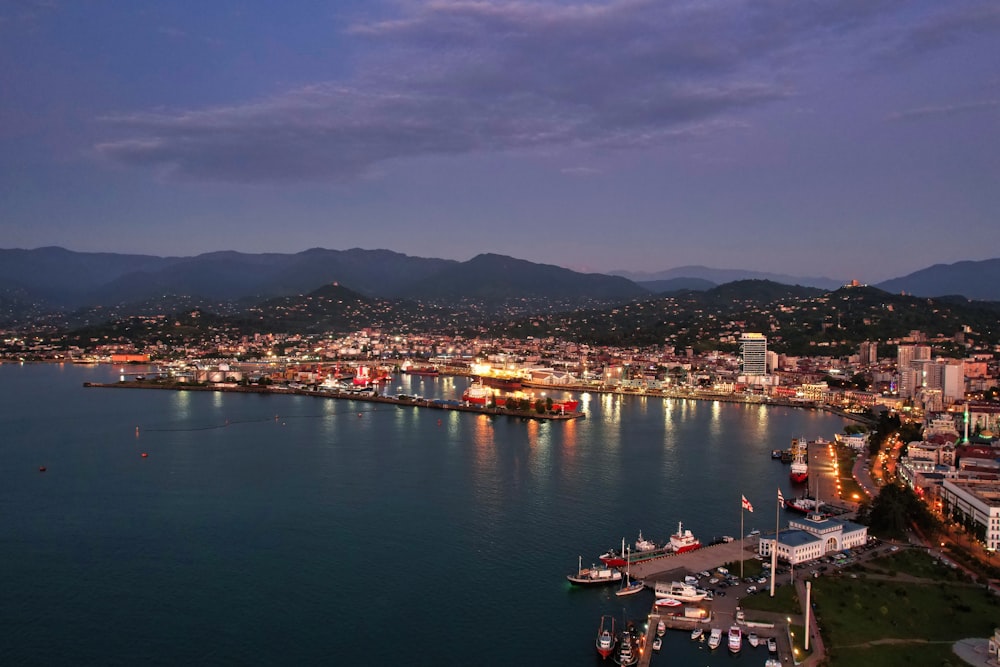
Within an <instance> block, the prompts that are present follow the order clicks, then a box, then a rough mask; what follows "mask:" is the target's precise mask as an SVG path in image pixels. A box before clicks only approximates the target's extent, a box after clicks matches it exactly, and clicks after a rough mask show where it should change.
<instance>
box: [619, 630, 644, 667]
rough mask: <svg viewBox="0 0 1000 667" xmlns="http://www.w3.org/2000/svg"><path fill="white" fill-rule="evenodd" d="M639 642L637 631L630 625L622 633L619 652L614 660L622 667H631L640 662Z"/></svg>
mask: <svg viewBox="0 0 1000 667" xmlns="http://www.w3.org/2000/svg"><path fill="white" fill-rule="evenodd" d="M638 644H639V641H638V638H637V637H636V632H635V629H634V628H633V627H632V626H631V625H630V626H629V627H627V628H625V630H623V631H622V635H621V638H620V639H619V640H618V650H617V651H615V654H614V658H613V660H614V661H615V662H616V663H617V664H619V665H621V666H622V667H629V666H630V665H634V664H636V663H637V662H639V646H638Z"/></svg>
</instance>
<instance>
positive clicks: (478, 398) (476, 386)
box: [462, 382, 625, 565]
mask: <svg viewBox="0 0 1000 667" xmlns="http://www.w3.org/2000/svg"><path fill="white" fill-rule="evenodd" d="M508 397H513V398H518V399H521V398H528V396H527V395H526V394H523V393H518V394H507V395H503V396H501V395H500V393H499V392H497V390H495V389H492V388H491V387H489V386H487V385H485V384H483V383H482V382H474V383H472V384H470V385H469V386H468V388H467V389H466V390H465V391H464V392H463V393H462V400H463V401H465V402H466V403H468V404H469V405H478V406H481V407H489V406H490V405H495V406H496V407H498V408H502V407H506V405H507V398H508ZM579 407H580V401H574V400H565V401H552V412H576V411H577V410H578V409H579ZM624 564H625V563H624V561H623V562H622V565H624Z"/></svg>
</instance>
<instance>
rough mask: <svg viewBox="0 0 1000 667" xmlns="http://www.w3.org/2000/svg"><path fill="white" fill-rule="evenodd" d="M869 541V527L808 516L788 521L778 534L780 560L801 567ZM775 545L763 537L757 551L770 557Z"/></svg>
mask: <svg viewBox="0 0 1000 667" xmlns="http://www.w3.org/2000/svg"><path fill="white" fill-rule="evenodd" d="M867 542H868V526H862V525H861V524H858V523H854V522H853V521H844V520H842V519H832V518H823V517H820V516H818V515H809V516H806V517H805V518H802V519H792V520H791V521H789V522H788V528H787V529H786V530H783V531H781V532H780V533H779V534H778V540H777V551H778V558H779V559H780V560H784V561H787V562H789V563H791V564H792V565H798V564H799V563H805V562H808V561H811V560H816V559H817V558H822V557H823V556H825V555H826V554H828V553H833V552H836V551H842V550H844V549H853V548H855V547H859V546H862V545H864V544H865V543H867ZM774 545H775V539H774V537H761V539H760V543H759V546H758V552H759V553H760V555H761V556H765V557H768V558H769V557H770V556H771V550H772V549H774V548H775V546H774Z"/></svg>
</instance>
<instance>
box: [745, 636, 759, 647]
mask: <svg viewBox="0 0 1000 667" xmlns="http://www.w3.org/2000/svg"><path fill="white" fill-rule="evenodd" d="M747 643H749V644H750V646H752V647H754V648H757V644H759V643H760V637H758V636H757V633H756V632H751V633H750V634H749V635H747Z"/></svg>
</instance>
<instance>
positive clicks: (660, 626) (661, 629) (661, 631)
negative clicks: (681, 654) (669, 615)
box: [656, 619, 667, 637]
mask: <svg viewBox="0 0 1000 667" xmlns="http://www.w3.org/2000/svg"><path fill="white" fill-rule="evenodd" d="M665 634H667V624H666V622H665V621H663V620H662V619H661V620H660V622H659V623H657V624H656V636H657V637H662V636H663V635H665Z"/></svg>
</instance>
